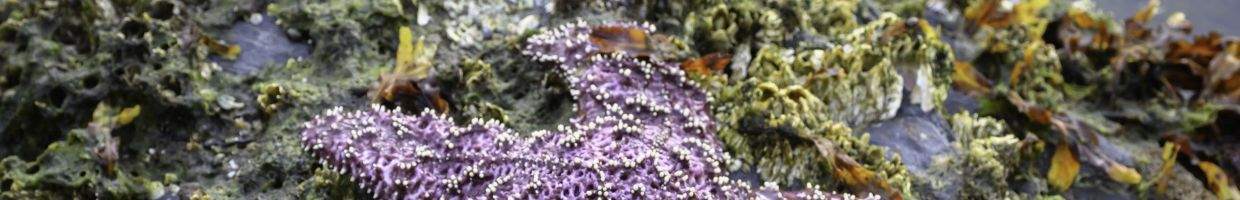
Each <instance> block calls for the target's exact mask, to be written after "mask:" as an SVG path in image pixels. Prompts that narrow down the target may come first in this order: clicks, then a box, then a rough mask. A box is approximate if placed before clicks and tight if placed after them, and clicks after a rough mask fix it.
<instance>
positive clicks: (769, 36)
mask: <svg viewBox="0 0 1240 200" xmlns="http://www.w3.org/2000/svg"><path fill="white" fill-rule="evenodd" d="M781 23H783V19H782V18H780V16H779V13H777V12H776V11H775V10H772V9H769V8H766V7H763V6H761V5H759V4H757V3H754V2H744V3H738V4H719V5H716V6H714V7H711V8H708V9H705V10H703V11H701V12H693V13H689V15H688V16H687V17H686V18H685V26H684V27H685V34H686V35H689V36H690V38H693V41H694V42H697V43H698V44H697V46H698V49H700V50H701V51H702V52H719V51H727V50H729V49H732V48H733V47H736V45H738V44H740V43H745V42H754V43H759V44H762V43H774V42H779V41H782V40H783V39H784V33H785V31H784V28H783V27H782V26H781Z"/></svg>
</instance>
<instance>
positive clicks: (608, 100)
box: [302, 22, 852, 199]
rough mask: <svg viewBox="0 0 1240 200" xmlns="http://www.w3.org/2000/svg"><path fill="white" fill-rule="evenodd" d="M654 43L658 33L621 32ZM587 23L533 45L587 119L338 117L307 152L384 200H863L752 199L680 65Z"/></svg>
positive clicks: (320, 127)
mask: <svg viewBox="0 0 1240 200" xmlns="http://www.w3.org/2000/svg"><path fill="white" fill-rule="evenodd" d="M605 26H611V27H622V28H639V29H641V30H643V31H646V32H651V31H653V29H654V28H653V27H652V26H650V25H638V24H633V23H629V24H612V25H605ZM591 30H592V29H591V27H589V26H587V25H586V24H585V23H580V22H579V23H575V24H569V25H565V26H562V27H560V28H558V29H556V30H554V31H550V32H546V33H543V34H540V35H537V36H533V37H531V38H530V39H529V41H528V42H529V45H528V46H526V48H525V51H524V52H525V54H527V55H531V56H533V57H534V58H535V59H537V60H539V61H544V62H550V63H553V64H557V65H558V67H559V69H561V70H562V71H563V72H564V74H565V76H566V77H567V79H568V81H569V89H570V90H571V94H572V96H573V98H574V99H576V104H575V107H574V109H575V110H576V111H577V113H578V115H577V116H575V117H574V118H572V119H571V123H570V124H569V125H561V126H559V127H558V128H557V129H556V130H550V131H535V132H532V133H529V134H518V133H515V132H514V131H512V130H510V129H508V128H507V127H505V126H504V125H503V124H501V123H498V122H496V121H494V120H488V121H484V120H480V119H474V120H472V122H471V123H470V124H468V125H464V126H455V125H453V124H452V120H451V119H447V118H446V117H444V116H441V115H435V114H433V113H431V112H430V111H429V110H427V111H423V113H422V114H421V115H417V116H408V115H404V114H400V111H399V108H397V109H396V111H391V110H386V109H384V108H381V107H379V106H377V105H376V106H372V108H371V109H369V110H360V111H353V112H345V111H343V110H342V109H340V108H335V109H331V110H328V111H327V112H326V113H325V114H323V115H320V116H316V117H315V119H314V120H313V121H310V122H307V123H306V124H305V130H304V131H303V132H302V137H303V138H302V139H303V144H304V145H305V146H306V148H307V150H308V151H310V152H311V153H313V154H314V155H315V156H316V157H318V158H319V159H320V162H322V163H323V165H324V166H328V167H330V168H332V169H333V170H336V171H340V172H342V173H347V174H349V175H350V177H351V178H355V179H360V180H358V182H359V183H361V184H362V187H363V188H365V189H367V190H368V191H369V192H371V193H372V194H373V195H375V197H376V198H382V199H423V198H442V197H452V196H459V197H466V198H520V199H526V198H529V199H584V198H618V199H629V198H651V199H670V198H678V199H684V198H693V199H699V198H700V199H720V198H722V199H740V198H792V199H828V198H852V196H851V195H847V194H842V195H841V194H834V193H823V192H819V191H818V190H816V189H809V190H804V191H795V192H780V191H779V190H778V188H772V187H764V188H762V189H751V188H750V187H749V186H748V185H746V184H744V183H740V182H737V181H733V180H731V179H729V178H728V177H727V176H726V175H727V171H726V169H723V168H722V166H723V165H722V162H724V160H725V158H726V156H725V154H724V153H723V151H722V148H721V144H720V142H719V140H718V139H716V138H715V132H714V131H715V124H714V122H713V121H712V120H711V118H710V115H709V113H708V107H707V98H708V97H707V95H706V94H705V93H703V92H702V91H700V90H698V89H697V87H696V85H695V84H694V83H693V82H690V81H688V80H686V79H685V76H684V72H683V71H681V70H680V69H679V68H677V67H676V66H677V65H674V64H668V63H663V62H660V61H655V60H654V59H644V58H643V59H638V58H636V57H634V56H630V55H625V54H624V53H621V52H615V53H603V52H600V50H599V49H600V47H599V46H597V45H596V44H593V43H591V41H589V39H588V38H589V37H590V33H591V32H590V31H591Z"/></svg>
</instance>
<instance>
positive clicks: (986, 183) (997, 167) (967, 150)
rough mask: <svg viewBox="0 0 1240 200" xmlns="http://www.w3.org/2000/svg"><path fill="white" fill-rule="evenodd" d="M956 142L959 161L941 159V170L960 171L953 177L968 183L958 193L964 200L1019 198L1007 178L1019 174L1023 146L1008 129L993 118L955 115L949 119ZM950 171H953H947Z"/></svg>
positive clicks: (954, 144)
mask: <svg viewBox="0 0 1240 200" xmlns="http://www.w3.org/2000/svg"><path fill="white" fill-rule="evenodd" d="M948 122H949V123H950V124H951V128H952V135H954V136H955V138H956V141H955V142H953V143H952V146H953V148H955V149H956V150H957V152H959V153H960V155H959V157H952V158H946V157H943V158H940V160H938V161H937V162H936V163H935V165H939V166H942V167H940V169H968V170H960V171H959V174H952V176H958V177H965V178H968V179H972V180H968V181H965V183H964V188H963V189H961V191H959V193H960V195H961V197H964V198H980V199H1000V198H1011V197H1014V196H1016V194H1015V193H1013V192H1011V191H1010V189H1009V188H1008V187H1010V186H1009V183H1008V178H1009V177H1010V176H1012V175H1013V174H1015V173H1016V171H1017V170H1018V169H1017V167H1018V164H1020V162H1021V159H1022V157H1021V155H1022V154H1021V152H1018V149H1019V148H1020V146H1021V144H1022V142H1020V141H1019V140H1018V139H1017V138H1016V137H1015V136H1014V135H1011V134H1008V129H1007V126H1006V125H1005V124H1004V123H1003V122H1001V121H998V120H996V119H994V118H989V117H980V116H978V115H977V114H973V113H963V112H962V113H956V114H953V115H951V117H950V118H948ZM948 171H950V170H948Z"/></svg>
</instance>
